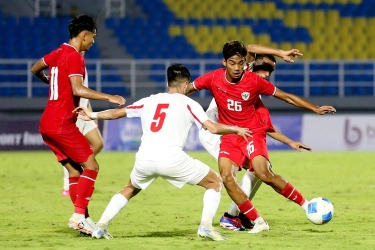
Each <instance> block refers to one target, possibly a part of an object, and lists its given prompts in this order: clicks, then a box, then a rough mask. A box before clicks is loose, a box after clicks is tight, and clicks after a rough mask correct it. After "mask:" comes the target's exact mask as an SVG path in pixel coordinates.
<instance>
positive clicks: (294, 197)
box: [281, 182, 305, 206]
mask: <svg viewBox="0 0 375 250" xmlns="http://www.w3.org/2000/svg"><path fill="white" fill-rule="evenodd" d="M281 194H282V195H283V196H284V197H285V198H287V199H289V200H291V201H293V202H295V203H297V204H299V205H300V206H302V205H303V203H305V197H303V195H302V194H301V193H300V192H298V190H297V189H296V188H295V187H293V185H292V184H290V183H289V182H288V183H287V184H286V186H285V187H284V189H283V190H281Z"/></svg>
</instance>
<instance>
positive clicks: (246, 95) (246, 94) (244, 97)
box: [241, 92, 250, 101]
mask: <svg viewBox="0 0 375 250" xmlns="http://www.w3.org/2000/svg"><path fill="white" fill-rule="evenodd" d="M241 96H242V99H244V100H245V101H247V100H248V99H249V97H250V93H249V92H242V94H241Z"/></svg>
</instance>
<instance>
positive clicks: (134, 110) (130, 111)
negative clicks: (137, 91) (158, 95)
mask: <svg viewBox="0 0 375 250" xmlns="http://www.w3.org/2000/svg"><path fill="white" fill-rule="evenodd" d="M148 99H149V97H146V98H142V99H141V100H139V101H136V102H135V103H133V104H132V105H129V106H127V107H126V117H129V118H132V117H141V114H142V111H143V107H144V105H145V104H146V103H147V101H148Z"/></svg>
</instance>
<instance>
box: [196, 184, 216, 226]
mask: <svg viewBox="0 0 375 250" xmlns="http://www.w3.org/2000/svg"><path fill="white" fill-rule="evenodd" d="M220 199H221V193H220V192H216V191H215V190H213V189H207V190H206V192H205V193H204V195H203V211H202V219H201V223H200V224H201V225H202V226H204V227H208V228H210V227H212V220H213V218H214V216H215V214H216V211H217V209H218V207H219V204H220Z"/></svg>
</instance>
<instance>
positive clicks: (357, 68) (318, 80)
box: [0, 59, 375, 98]
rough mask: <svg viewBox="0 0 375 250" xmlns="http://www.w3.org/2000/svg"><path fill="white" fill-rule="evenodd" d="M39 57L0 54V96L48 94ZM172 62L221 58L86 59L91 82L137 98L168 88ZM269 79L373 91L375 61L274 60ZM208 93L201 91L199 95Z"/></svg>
mask: <svg viewBox="0 0 375 250" xmlns="http://www.w3.org/2000/svg"><path fill="white" fill-rule="evenodd" d="M36 61H37V59H0V96H2V97H27V98H33V97H40V96H47V95H48V85H46V84H44V83H41V82H40V81H39V80H38V79H37V78H36V77H34V76H33V75H32V73H31V71H30V69H31V67H32V65H33V63H35V62H36ZM171 63H183V64H185V65H186V66H187V67H188V68H189V69H190V71H191V73H192V80H194V79H195V78H196V77H198V76H199V75H202V74H204V73H206V72H208V71H210V70H214V69H217V68H219V67H222V64H221V61H220V60H217V59H211V60H203V59H197V60H195V59H194V60H191V59H186V60H183V59H168V60H167V59H160V60H159V59H155V60H154V59H153V60H146V59H142V60H122V59H101V60H92V59H89V60H86V66H87V69H88V75H89V86H90V87H91V88H93V89H96V90H98V91H103V92H107V93H113V94H114V93H117V94H120V95H124V96H129V97H133V98H135V97H137V96H139V95H143V96H144V95H145V94H148V93H155V92H160V91H163V90H165V89H166V74H165V72H166V69H167V67H168V66H169V65H170V64H171ZM270 81H271V82H273V83H275V85H276V86H277V87H278V88H280V89H282V90H285V91H287V92H290V93H295V94H298V95H301V96H304V97H313V96H332V97H347V96H374V95H375V91H374V90H375V61H341V60H340V61H314V60H311V61H310V60H301V61H296V62H295V63H294V64H289V63H285V62H278V63H277V66H276V71H275V73H274V74H273V75H272V76H271V78H270ZM206 95H208V93H207V92H200V93H199V96H200V97H205V96H206Z"/></svg>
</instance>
